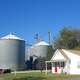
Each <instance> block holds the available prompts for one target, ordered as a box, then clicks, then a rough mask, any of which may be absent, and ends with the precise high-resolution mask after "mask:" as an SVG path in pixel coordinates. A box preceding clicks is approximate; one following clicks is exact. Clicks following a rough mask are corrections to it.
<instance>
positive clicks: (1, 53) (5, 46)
mask: <svg viewBox="0 0 80 80" xmlns="http://www.w3.org/2000/svg"><path fill="white" fill-rule="evenodd" d="M24 67H25V41H24V40H23V39H20V38H18V37H16V36H15V35H13V34H9V35H7V36H5V37H2V38H0V69H12V70H14V69H16V70H23V69H24Z"/></svg>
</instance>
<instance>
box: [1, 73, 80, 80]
mask: <svg viewBox="0 0 80 80" xmlns="http://www.w3.org/2000/svg"><path fill="white" fill-rule="evenodd" d="M72 77H73V78H75V77H80V75H63V74H62V75H54V74H51V73H48V74H47V75H46V74H45V73H38V72H36V73H35V72H32V73H17V75H16V77H15V75H14V74H1V75H0V80H62V79H63V80H64V79H67V78H69V79H70V78H72Z"/></svg>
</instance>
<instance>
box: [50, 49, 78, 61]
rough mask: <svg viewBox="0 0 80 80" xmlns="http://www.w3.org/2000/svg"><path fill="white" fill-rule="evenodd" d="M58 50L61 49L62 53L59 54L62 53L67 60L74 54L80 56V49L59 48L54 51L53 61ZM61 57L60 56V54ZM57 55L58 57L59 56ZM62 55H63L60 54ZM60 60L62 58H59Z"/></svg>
mask: <svg viewBox="0 0 80 80" xmlns="http://www.w3.org/2000/svg"><path fill="white" fill-rule="evenodd" d="M57 51H59V52H60V53H59V54H62V56H63V57H64V58H65V59H66V60H70V59H71V58H72V56H73V57H75V56H78V57H80V51H78V50H67V49H57V50H56V51H55V52H54V54H53V56H52V58H51V61H54V58H55V56H56V57H57V56H58V55H56V54H57V53H58V52H57ZM58 57H59V56H58ZM58 57H57V58H58ZM60 57H61V56H60ZM59 60H61V59H60V58H59ZM59 60H58V61H59ZM56 61H57V59H56Z"/></svg>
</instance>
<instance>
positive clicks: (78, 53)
mask: <svg viewBox="0 0 80 80" xmlns="http://www.w3.org/2000/svg"><path fill="white" fill-rule="evenodd" d="M68 51H69V52H71V53H73V54H76V55H78V56H80V51H79V50H68Z"/></svg>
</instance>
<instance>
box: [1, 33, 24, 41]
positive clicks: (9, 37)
mask: <svg viewBox="0 0 80 80" xmlns="http://www.w3.org/2000/svg"><path fill="white" fill-rule="evenodd" d="M0 39H17V40H23V39H21V38H19V37H17V36H16V35H13V34H11V33H10V34H8V35H6V36H4V37H1V38H0Z"/></svg>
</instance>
